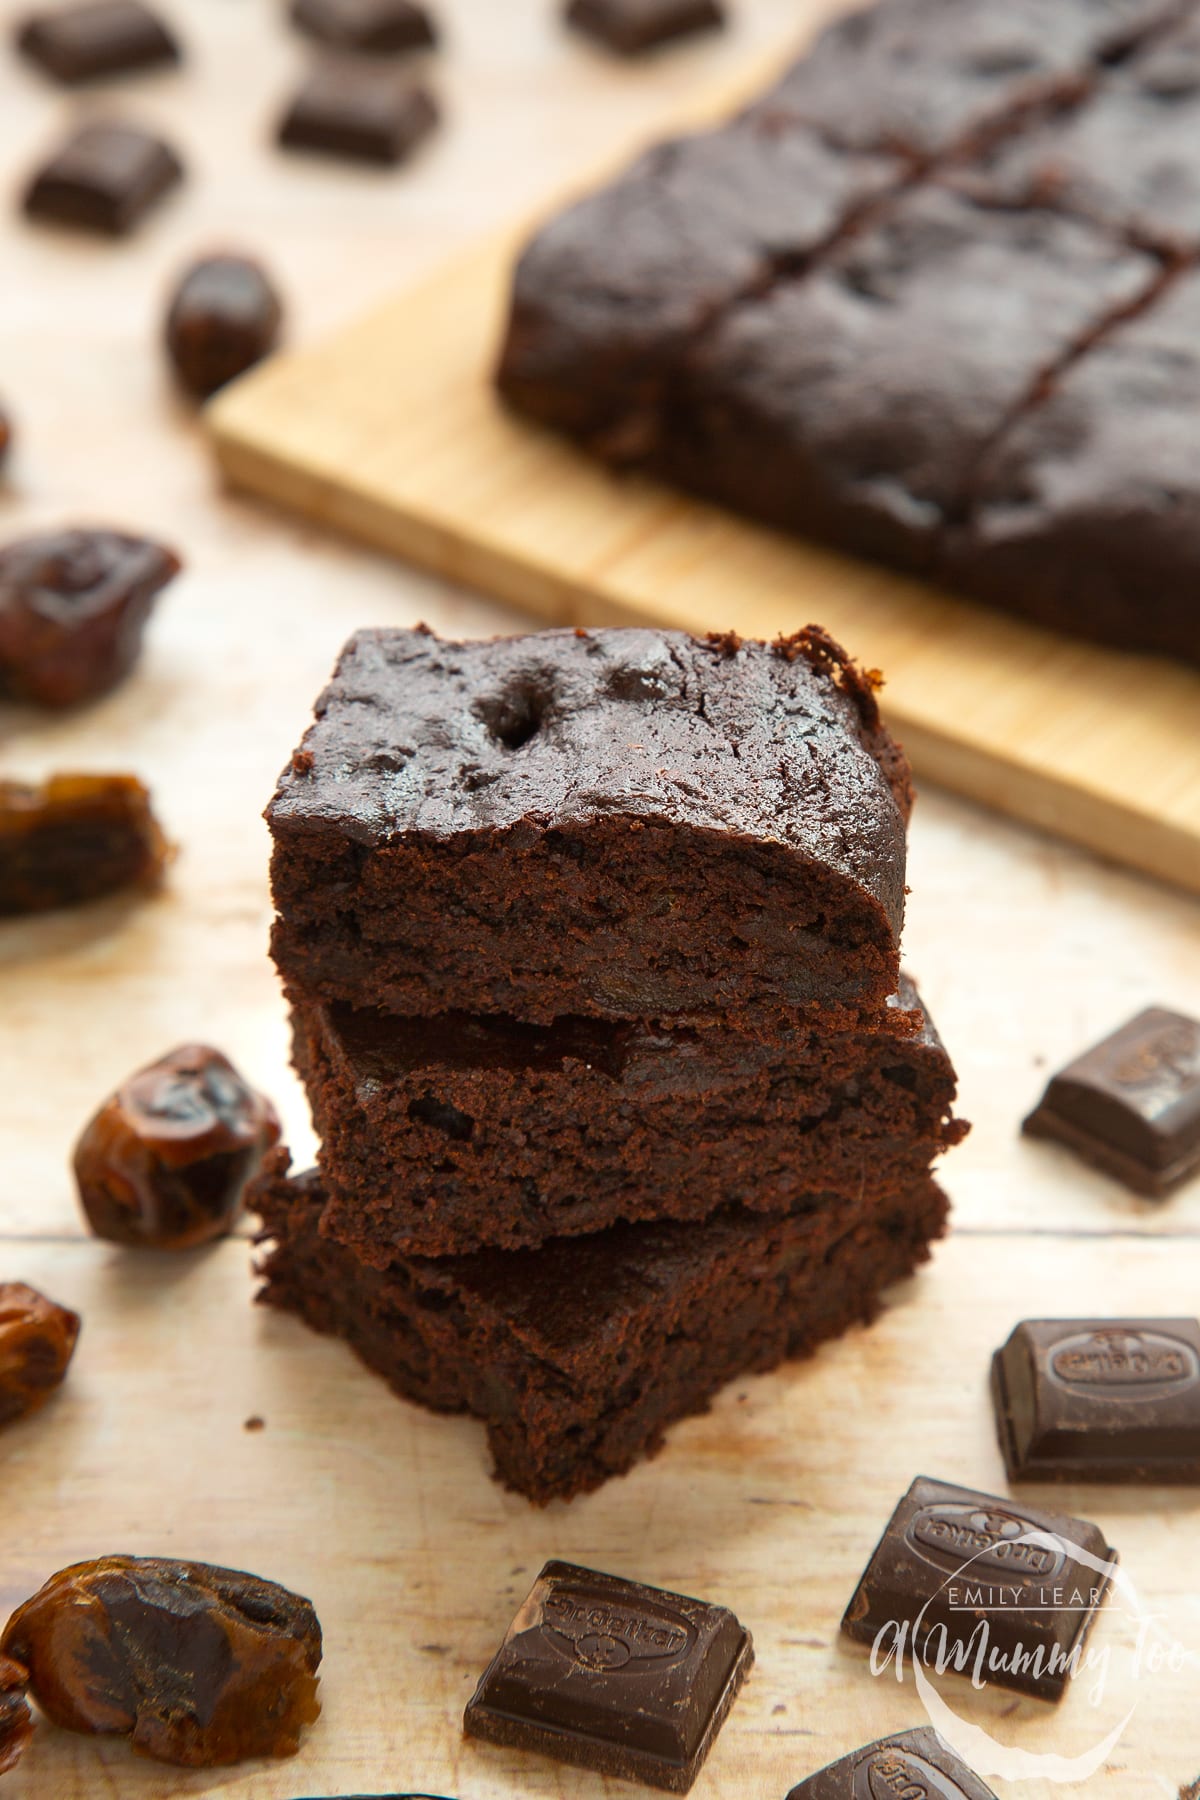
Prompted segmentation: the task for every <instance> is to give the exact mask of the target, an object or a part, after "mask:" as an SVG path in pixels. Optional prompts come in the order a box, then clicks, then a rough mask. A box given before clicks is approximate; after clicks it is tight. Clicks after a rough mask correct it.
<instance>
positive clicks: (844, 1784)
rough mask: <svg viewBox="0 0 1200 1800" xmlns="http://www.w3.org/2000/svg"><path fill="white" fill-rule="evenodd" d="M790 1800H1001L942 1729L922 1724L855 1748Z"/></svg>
mask: <svg viewBox="0 0 1200 1800" xmlns="http://www.w3.org/2000/svg"><path fill="white" fill-rule="evenodd" d="M787 1800H996V1796H995V1795H994V1794H993V1792H992V1790H991V1788H989V1787H985V1786H984V1784H983V1782H982V1781H980V1779H979V1777H978V1775H975V1774H973V1773H972V1771H971V1770H970V1769H968V1767H967V1765H966V1763H964V1762H960V1761H959V1759H958V1757H957V1756H955V1754H954V1752H953V1750H950V1749H948V1748H947V1747H946V1745H945V1744H943V1742H942V1740H941V1738H940V1737H939V1736H938V1734H937V1732H936V1731H931V1730H930V1729H929V1727H928V1725H922V1726H921V1727H920V1728H919V1729H918V1730H916V1731H898V1732H897V1733H896V1734H895V1736H894V1737H885V1738H879V1739H877V1741H876V1742H875V1743H873V1744H864V1745H863V1747H862V1749H861V1750H852V1751H851V1753H850V1755H849V1756H843V1757H841V1758H839V1760H838V1761H837V1762H835V1763H830V1764H829V1766H828V1768H825V1769H818V1771H817V1773H816V1774H815V1775H810V1776H809V1777H808V1779H807V1781H802V1782H801V1783H800V1785H799V1787H794V1788H793V1789H792V1791H791V1793H790V1794H789V1795H788V1797H787Z"/></svg>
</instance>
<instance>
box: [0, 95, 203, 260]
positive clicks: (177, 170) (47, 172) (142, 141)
mask: <svg viewBox="0 0 1200 1800" xmlns="http://www.w3.org/2000/svg"><path fill="white" fill-rule="evenodd" d="M182 177H183V165H182V164H181V163H180V161H179V158H178V157H177V156H176V154H175V152H174V151H173V150H172V149H171V147H170V145H169V144H165V143H163V142H162V140H161V139H160V138H156V137H152V136H151V134H150V133H149V132H148V131H141V130H139V128H138V127H137V126H136V125H118V124H115V123H112V122H106V121H97V122H95V123H93V124H90V125H84V126H82V127H81V128H80V129H79V130H78V131H77V132H76V133H75V135H74V136H73V137H71V138H69V139H68V140H67V142H66V143H65V144H63V145H62V146H61V148H60V149H59V150H57V151H56V152H55V154H54V155H53V156H52V157H51V158H50V160H49V162H47V163H45V164H43V166H42V167H41V168H40V169H39V170H38V171H37V173H36V174H35V175H34V177H33V180H32V181H31V182H30V184H29V186H28V188H27V189H26V192H25V201H24V205H25V213H26V216H27V217H28V218H31V219H38V220H43V221H45V222H46V223H48V224H51V225H71V226H75V227H77V228H78V229H79V230H81V231H98V232H100V233H101V234H103V235H104V236H107V237H124V236H125V235H126V234H127V233H128V232H130V231H132V230H133V228H134V226H135V225H138V224H140V223H141V220H142V218H143V217H144V216H145V214H146V213H148V212H149V211H150V209H151V207H152V206H154V205H155V203H156V202H157V201H159V200H160V199H161V198H162V197H163V195H164V194H165V193H167V192H168V190H169V189H171V188H173V187H174V186H175V183H176V182H177V181H179V180H181V179H182Z"/></svg>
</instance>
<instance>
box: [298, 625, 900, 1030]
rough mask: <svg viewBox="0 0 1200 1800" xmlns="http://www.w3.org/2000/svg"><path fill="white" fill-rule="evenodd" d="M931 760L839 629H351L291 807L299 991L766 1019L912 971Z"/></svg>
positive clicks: (402, 1007) (853, 1006)
mask: <svg viewBox="0 0 1200 1800" xmlns="http://www.w3.org/2000/svg"><path fill="white" fill-rule="evenodd" d="M910 801H911V789H910V785H909V776H908V768H907V764H906V763H905V761H904V757H903V754H902V752H901V751H900V749H899V748H898V746H897V745H896V744H895V743H894V741H893V740H892V739H891V737H890V736H889V735H888V733H887V731H886V729H885V728H884V726H883V725H882V724H881V722H880V719H879V713H878V708H877V706H876V703H875V698H874V694H873V691H872V686H871V683H870V681H869V679H868V678H866V677H864V676H863V675H862V674H860V673H859V671H858V670H856V669H855V668H854V666H853V664H851V663H850V662H848V661H847V659H846V657H845V656H844V654H843V652H842V651H841V650H840V649H839V648H838V647H837V645H835V644H833V643H832V641H831V640H830V639H829V638H827V637H826V636H825V634H824V633H823V632H821V631H819V630H818V629H816V628H815V627H810V628H808V629H807V630H805V631H802V632H799V633H797V634H796V635H795V636H794V637H793V638H790V639H787V640H782V641H780V642H779V643H777V644H775V645H771V646H767V645H765V644H760V643H739V641H738V640H737V639H736V638H734V637H732V636H728V637H724V638H713V639H707V640H702V639H695V638H691V637H688V636H686V635H685V634H683V633H681V632H670V631H650V630H620V631H616V630H614V631H569V630H568V631H545V632H539V633H537V634H536V635H533V636H529V637H517V638H496V639H493V640H490V641H486V642H473V643H448V642H443V641H441V640H439V639H438V638H436V637H434V636H433V635H432V633H430V632H429V631H427V630H425V629H424V628H418V629H417V630H415V631H366V632H360V633H359V634H358V635H357V636H356V637H354V638H352V639H351V640H350V642H349V644H348V645H347V647H346V649H345V651H344V652H343V654H342V657H341V660H340V662H339V664H338V667H337V670H336V672H335V674H334V678H333V681H332V683H331V684H330V686H329V687H328V689H327V690H326V692H325V693H324V695H323V696H322V697H321V699H320V700H319V702H318V704H317V717H316V723H315V724H314V725H313V726H312V728H311V729H310V730H309V732H308V734H307V735H306V737H305V739H304V742H303V744H302V745H301V747H300V749H299V750H298V751H297V752H296V754H295V755H294V756H293V758H292V761H291V763H290V765H289V767H288V769H287V770H286V771H285V772H284V775H283V777H282V779H281V781H280V785H279V788H278V790H277V792H276V795H275V798H274V799H273V801H272V803H271V805H270V807H269V809H268V815H267V816H268V819H269V822H270V826H271V832H272V836H273V839H274V854H273V859H272V879H273V884H274V893H275V901H276V908H277V914H278V916H277V919H276V924H275V930H274V936H273V949H274V954H275V958H276V961H277V963H278V965H279V968H280V971H281V973H282V975H283V978H284V981H285V984H286V986H287V987H288V988H289V990H290V991H291V993H292V994H293V996H294V997H297V998H309V999H320V1000H325V1001H344V1002H347V1003H349V1004H350V1005H352V1006H357V1007H379V1008H382V1009H384V1010H386V1011H389V1012H394V1013H402V1014H407V1015H417V1016H419V1015H425V1014H430V1013H442V1012H446V1011H448V1010H460V1011H463V1012H468V1013H503V1014H508V1015H511V1016H513V1017H515V1018H520V1019H526V1020H530V1021H533V1022H545V1021H548V1020H551V1019H553V1018H556V1017H559V1016H561V1015H563V1014H591V1015H593V1016H603V1017H615V1018H621V1017H639V1018H661V1019H666V1018H680V1017H689V1018H691V1017H694V1018H698V1019H702V1018H703V1017H704V1016H706V1015H707V1016H709V1017H714V1016H720V1015H727V1016H730V1017H736V1018H738V1019H740V1020H744V1021H748V1020H751V1019H752V1018H753V1017H754V1016H755V1015H757V1014H761V1013H764V1012H774V1011H777V1010H778V1009H779V1008H781V1007H787V1008H794V1007H805V1006H811V1005H821V1006H828V1007H840V1008H844V1009H850V1010H852V1011H855V1012H858V1011H861V1010H864V1009H867V1008H874V1007H876V1006H881V1005H883V1004H884V1003H885V1002H886V999H887V996H888V995H889V994H890V993H891V992H893V991H894V989H895V987H896V982H897V977H898V969H899V938H900V928H901V923H902V918H903V906H904V863H905V824H906V818H907V813H908V808H909V805H910Z"/></svg>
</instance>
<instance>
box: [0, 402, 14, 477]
mask: <svg viewBox="0 0 1200 1800" xmlns="http://www.w3.org/2000/svg"><path fill="white" fill-rule="evenodd" d="M12 438H13V431H12V421H11V420H10V419H9V416H8V414H7V413H6V412H5V410H4V408H3V407H2V406H0V473H2V472H3V469H4V465H5V463H6V462H7V460H8V452H9V450H10V449H11V447H12Z"/></svg>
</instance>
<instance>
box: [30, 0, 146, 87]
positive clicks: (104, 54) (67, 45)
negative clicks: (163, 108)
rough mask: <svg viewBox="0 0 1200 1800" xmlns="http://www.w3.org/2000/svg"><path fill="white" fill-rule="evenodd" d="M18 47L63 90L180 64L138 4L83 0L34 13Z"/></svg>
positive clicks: (136, 1)
mask: <svg viewBox="0 0 1200 1800" xmlns="http://www.w3.org/2000/svg"><path fill="white" fill-rule="evenodd" d="M17 48H18V49H19V50H20V52H21V54H22V55H23V56H25V57H27V58H28V59H29V61H30V62H34V63H37V65H38V66H39V68H41V69H43V70H44V71H45V73H46V74H47V75H52V76H53V77H54V79H55V80H56V81H61V82H62V83H63V84H64V86H67V87H74V86H77V85H79V84H80V83H81V82H85V81H95V80H97V79H99V78H101V77H104V76H109V75H125V74H131V73H133V72H134V71H135V70H138V69H149V68H154V67H156V66H159V65H162V64H164V63H177V62H178V61H179V45H178V43H177V42H176V40H175V38H174V36H173V34H172V33H171V32H170V31H169V30H168V28H167V26H166V25H165V24H164V23H163V21H162V20H161V19H160V18H159V16H158V14H157V13H154V12H151V11H150V8H149V7H148V6H143V5H142V4H141V0H83V4H81V5H75V6H60V7H56V8H54V9H53V10H52V11H48V12H40V13H35V14H33V15H32V17H30V18H27V19H26V20H25V21H24V23H23V24H22V25H21V26H20V28H19V30H18V32H17Z"/></svg>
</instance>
